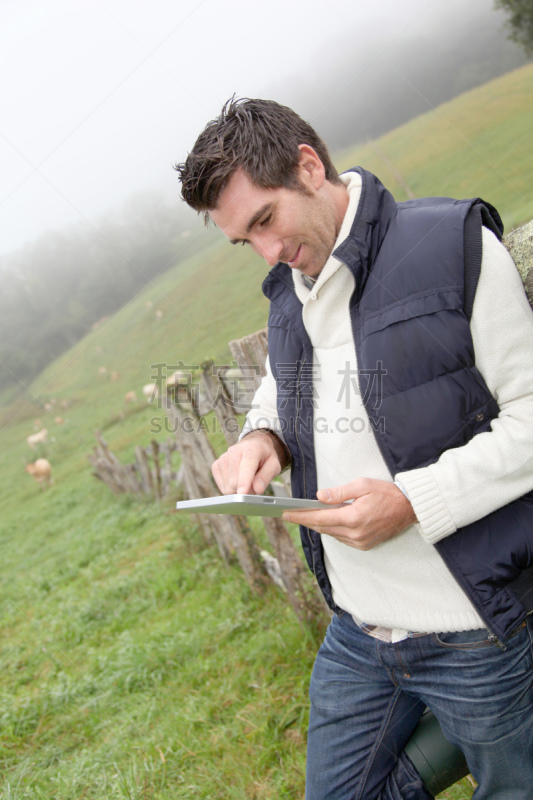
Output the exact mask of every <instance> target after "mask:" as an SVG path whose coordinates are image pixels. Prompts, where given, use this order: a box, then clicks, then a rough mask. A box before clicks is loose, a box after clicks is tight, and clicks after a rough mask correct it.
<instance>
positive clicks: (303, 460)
mask: <svg viewBox="0 0 533 800" xmlns="http://www.w3.org/2000/svg"><path fill="white" fill-rule="evenodd" d="M306 363H307V359H305V358H304V360H303V361H302V363H301V366H300V371H299V373H298V379H297V381H296V419H295V422H294V435H295V437H296V441H297V443H298V449H299V450H300V457H301V459H302V483H303V490H304V497H306V498H307V481H306V471H305V458H304V452H303V450H302V445H301V444H300V437H299V436H298V420H299V417H300V402H301V398H300V379H301V377H302V370H303V368H304V367H305V365H306ZM305 532H306V534H307V538H308V540H309V549H310V550H311V558H312V561H313V574H314V575H316V567H315V549H314V547H313V540H312V539H311V534H310V533H309V528H305Z"/></svg>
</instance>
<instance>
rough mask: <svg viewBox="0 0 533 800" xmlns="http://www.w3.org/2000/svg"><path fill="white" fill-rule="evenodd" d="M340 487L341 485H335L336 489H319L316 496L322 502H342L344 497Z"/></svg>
mask: <svg viewBox="0 0 533 800" xmlns="http://www.w3.org/2000/svg"><path fill="white" fill-rule="evenodd" d="M339 488H340V487H335V488H334V489H319V490H318V492H317V493H316V496H317V498H318V499H319V500H320V502H321V503H341V502H342V499H341V498H340V492H339Z"/></svg>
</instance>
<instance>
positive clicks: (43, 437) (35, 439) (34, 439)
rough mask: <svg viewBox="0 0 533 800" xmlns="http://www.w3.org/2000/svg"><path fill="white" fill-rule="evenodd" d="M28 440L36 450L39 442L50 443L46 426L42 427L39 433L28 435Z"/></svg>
mask: <svg viewBox="0 0 533 800" xmlns="http://www.w3.org/2000/svg"><path fill="white" fill-rule="evenodd" d="M26 441H27V443H28V445H29V446H30V447H31V449H32V450H35V449H36V447H37V445H38V444H48V431H47V430H46V428H42V429H41V430H40V431H39V432H38V433H32V434H31V436H26Z"/></svg>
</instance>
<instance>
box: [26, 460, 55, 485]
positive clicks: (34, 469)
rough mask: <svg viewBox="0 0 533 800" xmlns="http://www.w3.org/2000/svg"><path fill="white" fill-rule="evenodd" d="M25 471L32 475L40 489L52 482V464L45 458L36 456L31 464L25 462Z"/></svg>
mask: <svg viewBox="0 0 533 800" xmlns="http://www.w3.org/2000/svg"><path fill="white" fill-rule="evenodd" d="M24 469H25V470H26V472H28V473H29V474H30V475H33V477H34V478H35V480H36V481H37V483H38V484H39V486H40V487H41V489H46V488H47V487H48V486H51V485H52V483H53V482H54V479H53V478H52V465H51V464H50V462H49V461H48V460H47V459H46V458H38V459H37V461H34V462H33V464H26V466H25V467H24Z"/></svg>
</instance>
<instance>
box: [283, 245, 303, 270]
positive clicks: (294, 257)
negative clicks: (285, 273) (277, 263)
mask: <svg viewBox="0 0 533 800" xmlns="http://www.w3.org/2000/svg"><path fill="white" fill-rule="evenodd" d="M301 250H302V245H300V246H299V248H298V250H297V251H296V253H295V254H294V256H293V258H292V259H291V260H290V261H287V264H288V265H289V267H295V266H296V262H297V261H298V258H299V257H300V252H301Z"/></svg>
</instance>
